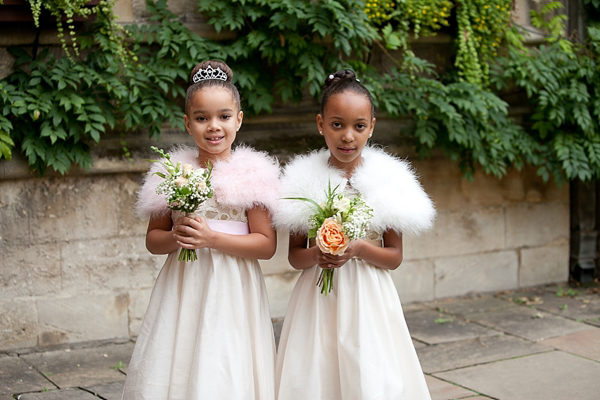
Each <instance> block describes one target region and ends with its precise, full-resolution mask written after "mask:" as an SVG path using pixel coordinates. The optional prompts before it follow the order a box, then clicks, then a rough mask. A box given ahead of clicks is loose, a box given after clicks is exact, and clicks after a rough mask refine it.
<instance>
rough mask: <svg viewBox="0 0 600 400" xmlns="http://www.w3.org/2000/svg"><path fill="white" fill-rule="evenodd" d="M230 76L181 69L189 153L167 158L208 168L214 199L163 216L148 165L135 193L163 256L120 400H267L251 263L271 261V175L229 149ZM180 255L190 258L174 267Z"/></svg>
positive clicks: (269, 379)
mask: <svg viewBox="0 0 600 400" xmlns="http://www.w3.org/2000/svg"><path fill="white" fill-rule="evenodd" d="M232 76H233V73H232V72H231V70H230V69H229V67H228V66H227V65H226V64H224V63H222V62H219V61H207V62H203V63H200V64H198V65H197V66H196V67H195V68H194V69H193V70H192V72H191V75H190V80H191V84H190V86H189V88H188V90H187V96H186V106H185V115H184V121H185V126H186V129H187V131H188V132H189V134H190V135H192V136H193V138H194V141H195V142H196V145H197V147H194V148H185V147H180V148H178V149H176V151H174V152H172V153H171V159H172V160H173V161H174V162H175V163H177V161H181V162H182V164H185V163H187V164H191V165H193V166H194V167H195V168H200V167H206V166H207V165H208V163H210V164H211V165H212V166H213V170H212V176H211V184H212V188H213V191H214V196H213V197H212V198H211V199H209V200H207V201H206V202H204V203H203V204H201V205H200V207H199V208H198V209H197V211H196V213H195V214H196V215H197V217H194V218H190V217H186V216H185V215H183V214H182V213H181V212H178V211H173V212H171V211H170V210H169V209H168V208H167V204H166V200H165V198H164V197H163V196H162V195H157V194H156V193H155V187H156V185H157V183H159V182H160V181H161V178H159V177H158V176H156V175H153V173H154V172H155V171H159V170H162V169H163V167H162V166H161V165H160V164H159V163H155V164H154V165H153V167H152V168H151V169H150V171H149V172H148V175H147V177H146V180H145V182H144V184H143V185H142V188H141V189H140V192H139V199H138V203H137V206H136V207H137V212H138V214H141V215H144V216H148V217H150V223H149V224H148V231H147V234H146V247H147V248H148V250H149V251H150V252H151V253H153V254H168V257H167V260H166V262H165V265H164V266H163V268H162V270H161V272H160V274H159V276H158V278H157V280H156V284H155V286H154V290H153V292H152V296H151V298H150V304H149V306H148V310H147V312H146V315H145V317H144V321H143V323H142V326H141V328H140V332H139V336H138V339H137V342H136V345H135V349H134V351H133V355H132V357H131V362H130V364H129V367H128V371H127V380H126V382H125V388H124V392H123V399H127V400H129V399H140V400H141V399H144V400H149V399H156V400H159V399H160V400H167V399H169V400H175V399H178V400H179V399H181V400H195V399H202V400H204V399H267V400H271V399H274V369H275V366H274V359H275V342H274V337H273V327H272V323H271V318H270V313H269V304H268V300H267V293H266V290H265V284H264V280H263V276H262V273H261V270H260V267H259V264H258V262H257V259H267V258H270V257H272V256H273V254H274V252H275V247H276V235H275V231H274V229H273V227H272V226H271V221H270V213H269V210H270V209H271V208H272V206H273V205H274V202H275V200H276V199H277V198H278V194H277V186H278V176H279V170H278V166H277V164H276V163H275V161H274V160H273V159H271V158H269V157H268V156H267V155H266V154H263V153H259V152H256V151H254V150H251V149H249V148H247V147H240V148H237V149H235V150H232V149H231V144H232V142H233V141H234V139H235V137H236V133H237V131H238V130H239V129H240V126H241V125H242V117H243V113H242V111H241V108H240V95H239V93H238V91H237V89H236V87H235V86H234V85H233V84H232V83H231V79H232ZM181 248H185V249H196V250H195V251H196V252H197V255H198V260H197V261H193V262H185V261H178V260H177V258H178V253H179V250H180V249H181Z"/></svg>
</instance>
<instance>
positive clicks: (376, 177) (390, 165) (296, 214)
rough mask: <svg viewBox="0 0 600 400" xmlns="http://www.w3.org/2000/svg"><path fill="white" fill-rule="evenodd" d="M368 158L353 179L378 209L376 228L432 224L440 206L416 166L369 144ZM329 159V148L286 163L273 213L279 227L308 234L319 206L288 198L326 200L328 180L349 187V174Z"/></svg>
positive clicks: (412, 230)
mask: <svg viewBox="0 0 600 400" xmlns="http://www.w3.org/2000/svg"><path fill="white" fill-rule="evenodd" d="M362 157H363V160H362V163H361V164H360V165H359V166H358V167H357V168H356V169H355V171H354V174H353V175H352V177H351V178H350V183H351V185H352V186H353V187H354V188H355V189H357V190H358V191H359V192H360V193H361V194H362V196H363V198H364V200H365V201H366V202H367V204H368V205H369V206H371V207H372V208H373V210H374V215H373V219H372V220H371V229H373V230H375V231H380V232H384V231H386V230H388V229H391V230H394V231H396V232H397V233H407V234H417V233H419V232H421V231H423V230H426V229H429V228H431V226H432V225H433V219H434V218H435V214H436V212H435V208H434V206H433V203H432V202H431V200H430V199H429V196H427V194H426V193H425V191H424V190H423V188H422V187H421V184H420V183H419V181H418V180H417V178H416V176H415V173H414V170H413V168H412V167H411V165H410V164H409V163H408V162H407V161H404V160H401V159H398V158H396V157H393V156H391V155H389V154H387V153H385V152H384V151H383V150H381V149H378V148H374V147H365V148H364V149H363V151H362ZM328 159H329V151H328V150H327V149H323V150H320V151H316V152H312V153H310V154H308V155H301V156H297V157H296V158H294V159H293V160H292V161H291V162H290V163H289V164H288V165H287V166H286V167H285V169H284V172H283V177H282V179H281V188H280V195H281V199H279V200H278V202H277V209H276V211H275V214H274V216H273V221H274V223H275V226H277V227H279V228H287V229H289V231H290V232H294V233H306V232H308V230H309V225H308V217H309V216H310V215H311V214H312V213H313V212H314V208H313V207H314V206H312V205H311V204H310V203H308V202H304V201H298V200H287V199H283V198H284V197H307V198H310V199H313V200H315V201H316V202H317V203H321V202H324V201H325V198H326V194H325V191H326V190H327V185H328V182H331V187H332V188H333V187H335V186H336V185H338V184H339V185H340V186H339V187H340V189H343V188H344V187H345V186H346V182H347V179H346V178H345V176H344V173H343V172H342V171H340V170H339V169H337V168H335V167H332V166H330V165H329V164H328Z"/></svg>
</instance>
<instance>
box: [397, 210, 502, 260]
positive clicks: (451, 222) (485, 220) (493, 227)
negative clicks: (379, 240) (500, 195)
mask: <svg viewBox="0 0 600 400" xmlns="http://www.w3.org/2000/svg"><path fill="white" fill-rule="evenodd" d="M504 218H505V217H504V210H503V209H502V208H501V207H491V208H485V209H478V210H473V211H471V210H466V211H461V212H441V213H439V214H438V216H437V219H436V221H435V225H434V227H433V229H431V230H430V231H428V232H426V233H424V234H423V235H421V236H416V237H412V236H405V237H404V238H403V239H404V241H405V245H404V259H405V260H413V259H423V258H435V257H448V256H454V255H462V254H475V253H482V252H488V251H494V250H501V249H503V248H504V247H505V245H504V235H505V233H504V232H505V222H504Z"/></svg>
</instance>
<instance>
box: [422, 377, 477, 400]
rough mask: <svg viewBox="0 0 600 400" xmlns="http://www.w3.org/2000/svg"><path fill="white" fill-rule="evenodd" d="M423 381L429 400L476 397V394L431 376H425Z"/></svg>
mask: <svg viewBox="0 0 600 400" xmlns="http://www.w3.org/2000/svg"><path fill="white" fill-rule="evenodd" d="M425 381H426V382H427V387H428V388H429V394H430V395H431V400H450V399H464V398H472V397H473V396H474V395H477V393H475V392H473V391H471V390H467V389H465V388H462V387H460V386H456V385H454V384H452V383H448V382H446V381H443V380H441V379H438V378H435V377H433V376H431V375H425Z"/></svg>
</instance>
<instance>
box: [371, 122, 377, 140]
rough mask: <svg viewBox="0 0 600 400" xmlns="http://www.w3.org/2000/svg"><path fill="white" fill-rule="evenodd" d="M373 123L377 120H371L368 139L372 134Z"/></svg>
mask: <svg viewBox="0 0 600 400" xmlns="http://www.w3.org/2000/svg"><path fill="white" fill-rule="evenodd" d="M375 122H377V120H376V119H375V118H373V119H372V120H371V129H370V132H369V137H370V136H371V135H372V134H373V130H374V129H375Z"/></svg>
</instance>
